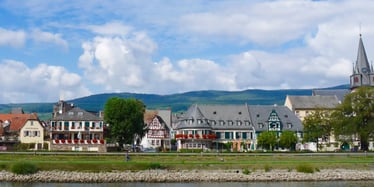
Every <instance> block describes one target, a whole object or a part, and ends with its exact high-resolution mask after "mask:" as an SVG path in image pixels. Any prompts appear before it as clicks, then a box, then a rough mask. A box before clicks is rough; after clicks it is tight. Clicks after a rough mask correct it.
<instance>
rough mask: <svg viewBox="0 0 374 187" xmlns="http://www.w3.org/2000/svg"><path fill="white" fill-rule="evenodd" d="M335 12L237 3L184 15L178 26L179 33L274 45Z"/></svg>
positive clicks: (303, 5) (318, 5) (303, 4)
mask: <svg viewBox="0 0 374 187" xmlns="http://www.w3.org/2000/svg"><path fill="white" fill-rule="evenodd" d="M311 9H313V11H310V10H311ZM335 10H336V8H334V4H333V3H329V2H312V1H271V2H267V1H260V2H257V3H243V2H241V3H233V4H229V5H228V6H222V7H220V8H218V9H217V10H209V11H206V12H204V11H203V12H194V13H190V14H186V15H184V16H183V17H182V18H181V21H180V24H179V25H178V26H179V28H180V32H185V33H188V32H192V33H194V34H195V35H204V36H205V37H212V36H216V37H215V38H217V37H225V38H226V39H230V38H231V39H234V41H235V42H240V43H248V42H254V43H258V44H260V45H270V46H276V45H280V44H282V43H284V42H288V41H290V40H294V39H298V38H300V37H303V36H304V35H305V34H306V33H309V32H310V31H311V30H313V28H314V27H315V26H316V24H317V23H318V22H319V21H321V20H323V19H326V18H328V16H331V14H333V13H334V11H335Z"/></svg>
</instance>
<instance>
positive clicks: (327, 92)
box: [312, 89, 351, 102]
mask: <svg viewBox="0 0 374 187" xmlns="http://www.w3.org/2000/svg"><path fill="white" fill-rule="evenodd" d="M350 92H351V91H350V90H348V89H336V90H313V91H312V95H314V96H316V95H320V96H334V95H335V96H336V97H337V98H338V100H339V101H340V102H343V100H344V97H345V96H346V95H347V94H349V93H350Z"/></svg>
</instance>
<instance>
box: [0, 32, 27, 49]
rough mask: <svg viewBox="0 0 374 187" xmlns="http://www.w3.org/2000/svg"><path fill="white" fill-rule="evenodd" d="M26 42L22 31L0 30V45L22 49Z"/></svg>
mask: <svg viewBox="0 0 374 187" xmlns="http://www.w3.org/2000/svg"><path fill="white" fill-rule="evenodd" d="M25 42H26V33H25V32H24V31H23V30H17V31H13V30H7V29H3V28H0V45H3V46H11V47H23V46H24V44H25Z"/></svg>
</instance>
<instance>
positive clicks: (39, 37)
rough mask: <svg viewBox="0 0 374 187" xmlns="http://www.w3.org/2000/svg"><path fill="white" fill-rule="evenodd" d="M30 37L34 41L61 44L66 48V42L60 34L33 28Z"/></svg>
mask: <svg viewBox="0 0 374 187" xmlns="http://www.w3.org/2000/svg"><path fill="white" fill-rule="evenodd" d="M30 38H31V39H33V40H34V41H35V42H44V43H54V44H56V45H59V46H62V47H63V48H64V49H67V48H68V43H67V41H65V40H64V39H62V36H61V34H54V33H50V32H45V31H41V30H39V29H33V30H32V32H31V34H30Z"/></svg>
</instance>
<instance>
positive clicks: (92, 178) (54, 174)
mask: <svg viewBox="0 0 374 187" xmlns="http://www.w3.org/2000/svg"><path fill="white" fill-rule="evenodd" d="M341 180H346V181H354V180H374V170H342V169H335V170H329V169H326V170H321V171H320V172H315V173H311V174H308V173H300V172H296V171H287V170H272V171H269V172H264V171H255V172H251V173H249V174H243V173H242V171H241V170H218V171H217V170H215V171H211V170H205V171H201V170H199V171H197V170H191V171H173V170H146V171H136V172H131V171H125V172H122V171H121V172H119V171H118V172H116V171H113V172H103V173H85V172H65V171H39V172H38V173H36V174H32V175H16V174H13V173H10V172H7V171H0V181H3V182H5V181H7V182H64V183H70V182H74V183H76V182H78V183H113V182H251V181H257V182H259V181H341Z"/></svg>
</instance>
